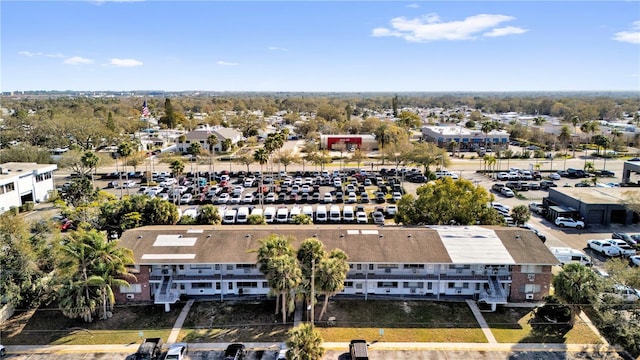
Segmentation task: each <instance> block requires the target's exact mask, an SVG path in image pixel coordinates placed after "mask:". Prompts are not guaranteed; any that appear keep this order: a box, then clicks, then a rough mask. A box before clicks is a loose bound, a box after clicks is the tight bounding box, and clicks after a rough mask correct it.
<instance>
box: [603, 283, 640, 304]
mask: <svg viewBox="0 0 640 360" xmlns="http://www.w3.org/2000/svg"><path fill="white" fill-rule="evenodd" d="M601 296H602V297H607V296H609V297H612V298H614V299H617V300H619V301H622V302H625V303H635V302H637V301H639V300H640V290H636V289H634V288H632V287H630V286H626V285H622V284H615V285H614V286H613V288H611V289H608V290H607V291H605V292H604V293H602V294H601Z"/></svg>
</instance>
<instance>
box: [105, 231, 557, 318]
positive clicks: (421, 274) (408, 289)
mask: <svg viewBox="0 0 640 360" xmlns="http://www.w3.org/2000/svg"><path fill="white" fill-rule="evenodd" d="M274 232H275V233H278V234H279V235H283V236H290V237H292V238H294V239H295V240H293V241H292V245H293V247H294V248H297V247H298V246H299V245H300V243H301V241H302V240H304V239H307V238H317V239H319V240H320V241H322V243H324V245H325V247H326V249H328V250H331V249H335V248H339V249H342V250H343V251H345V252H346V253H347V255H348V256H349V272H348V273H347V279H346V281H345V288H344V290H343V291H342V292H341V294H345V295H348V296H350V297H359V298H361V299H363V300H368V299H374V298H377V299H379V298H388V299H406V298H411V297H416V298H421V299H432V300H438V299H450V300H452V299H475V300H477V301H479V302H484V303H487V304H489V305H492V307H493V308H495V306H496V305H498V304H506V303H507V302H521V301H527V300H531V301H540V300H542V299H543V298H544V297H545V296H546V295H548V294H549V290H550V285H551V277H552V267H553V265H558V264H559V262H558V260H557V259H556V258H555V256H554V255H553V254H552V253H551V252H550V251H549V249H548V248H547V247H546V246H545V245H544V244H543V243H542V242H541V241H540V240H539V239H538V237H537V236H536V235H535V234H534V233H533V232H532V231H530V230H527V229H522V228H511V227H485V226H433V227H429V228H427V227H406V226H405V227H396V226H388V227H383V228H380V227H375V226H372V225H346V226H345V225H327V226H322V227H317V226H297V225H278V226H277V227H274V226H258V227H256V226H224V225H221V226H146V227H141V228H136V229H131V230H127V231H126V232H125V233H124V234H123V235H122V238H121V239H120V243H119V244H120V246H122V247H124V248H128V249H131V250H132V251H133V256H134V261H135V264H132V266H134V267H135V270H136V271H137V272H138V274H137V275H136V276H137V281H136V282H135V283H131V286H129V287H121V288H120V289H119V291H118V293H117V294H116V297H117V299H118V301H119V302H126V301H149V302H154V303H156V304H164V305H165V309H167V310H168V309H169V307H170V305H171V304H174V303H176V302H177V301H178V300H179V299H180V297H181V296H187V297H189V296H213V297H216V298H219V299H220V300H224V299H234V300H238V299H243V298H244V299H252V298H253V299H254V298H256V297H264V296H267V295H268V294H269V290H270V289H269V285H268V283H267V279H266V278H265V277H264V275H263V274H262V272H261V271H260V268H259V266H258V265H257V264H256V261H257V257H256V252H254V251H251V250H255V249H258V248H259V247H260V242H259V241H260V240H261V239H263V238H266V237H268V236H270V235H272V234H273V233H274Z"/></svg>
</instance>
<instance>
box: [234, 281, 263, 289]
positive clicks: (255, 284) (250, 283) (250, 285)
mask: <svg viewBox="0 0 640 360" xmlns="http://www.w3.org/2000/svg"><path fill="white" fill-rule="evenodd" d="M238 287H239V288H257V287H258V282H257V281H238Z"/></svg>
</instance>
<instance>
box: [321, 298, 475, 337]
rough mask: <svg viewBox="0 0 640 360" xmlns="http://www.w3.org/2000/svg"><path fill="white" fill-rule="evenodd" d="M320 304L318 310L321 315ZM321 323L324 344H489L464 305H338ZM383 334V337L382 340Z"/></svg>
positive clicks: (434, 303) (399, 303) (362, 303)
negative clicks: (354, 341)
mask: <svg viewBox="0 0 640 360" xmlns="http://www.w3.org/2000/svg"><path fill="white" fill-rule="evenodd" d="M320 309H321V304H320V305H319V306H318V307H317V310H316V314H319V312H320ZM328 317H334V318H335V323H334V324H333V325H330V324H328V323H327V322H326V321H318V322H317V325H318V331H319V332H320V334H321V336H322V338H323V340H324V341H328V342H333V341H349V340H351V339H356V338H359V339H366V340H368V341H374V340H377V341H389V342H405V341H416V342H478V343H482V342H486V339H485V337H484V335H483V333H482V331H481V330H480V327H479V326H478V323H477V322H476V320H475V318H474V317H473V314H472V313H471V310H469V308H468V307H467V305H466V304H465V303H437V302H431V301H382V300H375V301H335V302H330V305H329V307H328V310H327V314H326V315H325V317H324V319H325V320H326V319H327V318H328ZM380 330H383V333H384V334H383V336H380Z"/></svg>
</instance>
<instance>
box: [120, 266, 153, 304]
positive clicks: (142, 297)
mask: <svg viewBox="0 0 640 360" xmlns="http://www.w3.org/2000/svg"><path fill="white" fill-rule="evenodd" d="M150 270H151V269H150V267H149V266H146V265H141V266H140V272H139V273H137V274H135V273H134V275H135V276H136V281H130V282H129V284H140V287H141V292H139V293H131V294H132V295H133V299H129V298H127V294H122V293H120V288H119V287H117V288H114V289H113V292H114V295H115V298H116V303H117V304H126V303H128V302H140V301H151V291H150V290H149V289H150V285H149V272H150Z"/></svg>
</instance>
